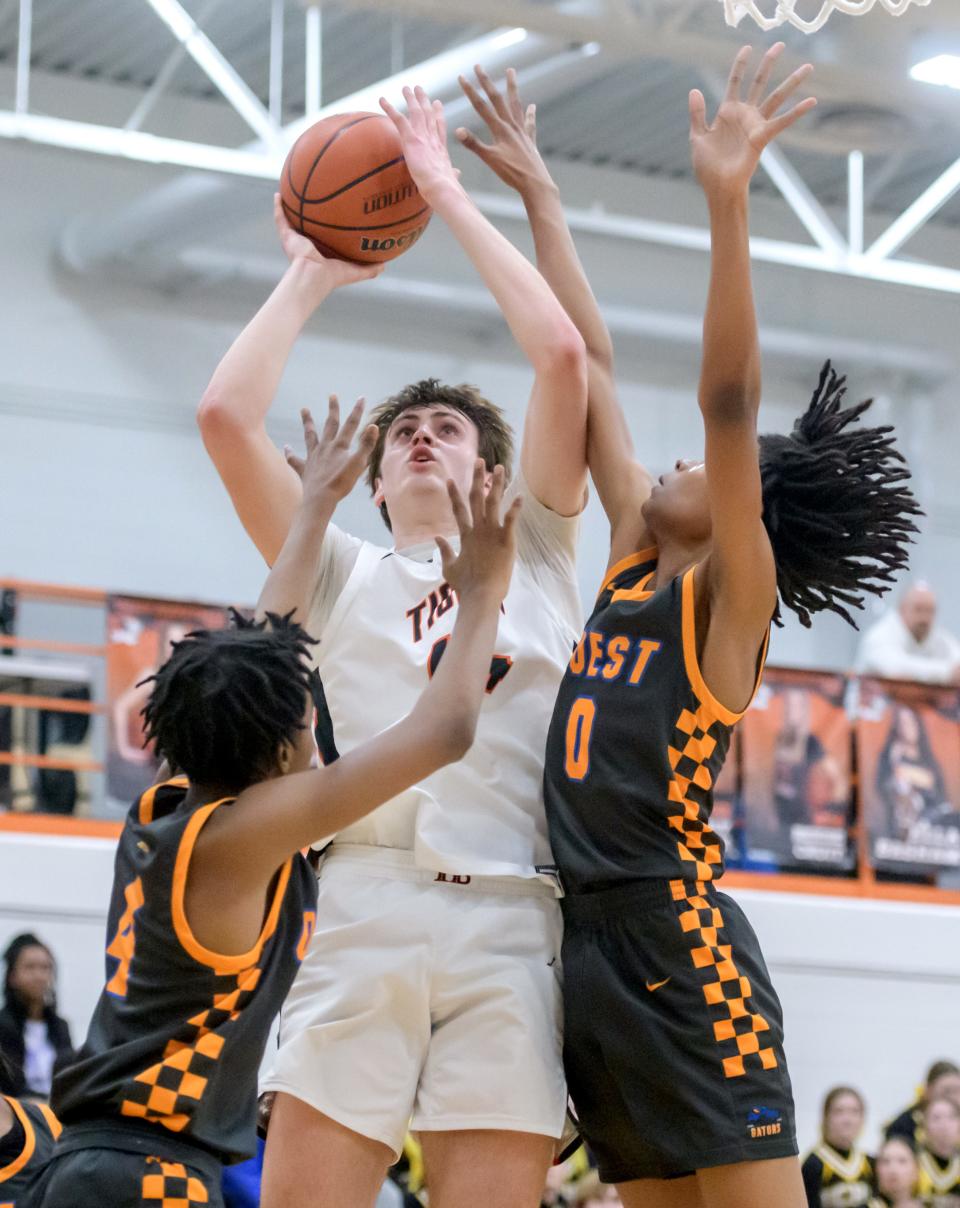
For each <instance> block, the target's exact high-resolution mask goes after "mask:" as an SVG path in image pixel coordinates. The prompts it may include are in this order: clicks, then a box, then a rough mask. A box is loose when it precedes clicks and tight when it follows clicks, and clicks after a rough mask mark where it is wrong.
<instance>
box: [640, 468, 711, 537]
mask: <svg viewBox="0 0 960 1208" xmlns="http://www.w3.org/2000/svg"><path fill="white" fill-rule="evenodd" d="M642 510H643V518H644V519H645V520H646V522H647V524H648V525H649V526H650V530H651V532H652V533H653V535H654V536H655V537H656V538H657V540H658V541H660V542H662V541H663V539H664V538H666V537H669V538H673V539H674V540H675V541H684V542H698V543H699V542H702V541H708V540H709V539H710V506H709V500H708V499H707V474H706V467H705V466H704V464H703V462H702V461H687V460H686V459H684V458H681V459H680V460H679V461H677V462H676V463H675V465H674V467H673V469H672V470H671V471H670V472H669V473H668V474H661V476H660V478H659V480H658V481H657V482H655V483H654V484H653V490H652V491H651V492H650V498H649V499H648V500H647V501H646V503H645V504H644V505H643V509H642Z"/></svg>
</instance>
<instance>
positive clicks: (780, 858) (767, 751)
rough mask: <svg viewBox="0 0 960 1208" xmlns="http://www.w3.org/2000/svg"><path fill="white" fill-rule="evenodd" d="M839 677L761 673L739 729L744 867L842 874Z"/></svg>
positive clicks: (846, 739)
mask: <svg viewBox="0 0 960 1208" xmlns="http://www.w3.org/2000/svg"><path fill="white" fill-rule="evenodd" d="M847 682H848V681H847V678H846V677H845V676H843V675H835V674H829V673H819V672H809V671H792V670H786V669H782V668H779V667H768V668H767V670H766V672H765V673H764V677H763V683H762V684H761V685H760V689H759V691H758V692H757V695H756V698H755V699H754V702H753V704H752V705H751V707H750V709H749V710H748V712H747V714H746V716H745V717H744V719H743V722H742V723H741V730H742V739H743V750H744V758H743V777H742V787H741V792H742V799H743V840H742V842H743V847H744V853H745V862H746V863H747V864H748V865H750V866H757V865H762V866H764V867H774V868H792V869H796V870H808V871H815V870H832V871H847V870H850V869H852V868H854V867H855V865H856V849H855V845H854V843H853V840H852V836H851V824H852V821H853V808H852V807H853V793H852V775H851V746H852V727H851V723H850V719H849V716H848V714H847V710H846V708H845V698H846V694H847Z"/></svg>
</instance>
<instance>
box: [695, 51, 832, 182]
mask: <svg viewBox="0 0 960 1208" xmlns="http://www.w3.org/2000/svg"><path fill="white" fill-rule="evenodd" d="M783 49H784V44H783V43H782V42H777V43H776V45H774V46H771V48H770V49H769V50H768V51H767V53H766V54H765V55H764V56H763V59H762V61H761V63H760V66H759V67H758V68H757V72H756V75H755V76H754V78H753V82H752V84H751V85H750V88H749V90H748V92H747V95H746V97H744V96H743V82H744V78H745V76H746V72H747V66H748V64H749V61H750V54H751V47H749V46H744V47H743V49H742V50H741V51H740V53H739V54H738V55H737V57H736V59H735V60H734V63H733V68H732V69H731V72H730V79H729V80H728V81H727V90H726V94H725V95H724V98H723V100H722V101H721V102H720V107H719V109H718V110H717V115H716V117H715V118H714V120H713V124H712V125H708V124H707V107H706V102H705V100H704V97H703V93H702V92H700V91H699V90H698V89H694V90H693V91H692V92H691V93H690V147H691V155H692V159H693V170H694V173H695V174H696V177H697V179H698V180H699V182H700V184H701V186H702V187H703V189H704V191H705V192H706V193H708V194H714V193H716V192H721V193H722V192H731V191H740V190H743V189H745V188H747V186H748V185H749V183H750V178H751V177H752V176H753V174H754V172H755V171H756V168H757V164H758V163H759V162H760V156H761V155H762V154H763V151H764V148H765V147H767V146H768V144H769V143H771V142H772V141H773V140H774V139H775V138H776V137H777V135H778V134H780V133H781V132H782V131H784V130H786V129H787V128H788V127H789V126H792V125H793V124H794V122H796V121H798V120H799V119H800V118H801V117H803V115H804V114H805V113H809V112H810V110H811V109H812V108H813V107H814V106H815V105H816V103H817V102H816V100H815V99H814V98H813V97H807V98H806V100H803V101H801V102H800V103H799V104H798V105H794V106H793V107H792V108H791V109H788V110H787V111H786V112H785V113H780V109H781V108H782V106H783V105H784V104H785V103H786V101H788V100H789V99H790V97H791V96H793V94H794V93H795V92H796V91H797V89H798V88H799V87H800V85H801V84H802V83H803V82H804V80H806V79H807V77H808V76H809V75H810V73H811V72H812V71H813V64H812V63H805V64H804V66H803V67H798V68H797V70H796V71H795V72H793V73H792V75H790V76H788V77H787V79H785V80H784V81H783V83H782V84H781V85H780V86H779V87H778V88H775V89H773V91H772V92H770V93H769V94H767V86H768V84H769V82H770V77H771V75H772V74H773V68H774V66H775V64H776V62H777V59H779V57H780V55H781V54H782V53H783Z"/></svg>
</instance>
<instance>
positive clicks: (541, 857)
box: [308, 482, 583, 877]
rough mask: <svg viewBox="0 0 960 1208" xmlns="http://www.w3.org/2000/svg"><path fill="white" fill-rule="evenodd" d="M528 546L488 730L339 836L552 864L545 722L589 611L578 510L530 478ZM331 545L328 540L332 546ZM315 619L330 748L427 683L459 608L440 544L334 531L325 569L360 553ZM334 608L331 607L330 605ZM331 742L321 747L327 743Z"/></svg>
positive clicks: (488, 871) (483, 868)
mask: <svg viewBox="0 0 960 1208" xmlns="http://www.w3.org/2000/svg"><path fill="white" fill-rule="evenodd" d="M514 489H515V490H519V491H520V492H521V493H522V494H523V495H524V507H523V510H522V512H521V514H520V521H519V523H518V533H517V535H518V540H517V545H518V557H517V562H516V564H515V566H514V571H513V578H512V580H511V583H510V590H509V592H508V594H507V597H506V599H505V600H504V603H503V608H502V610H501V616H500V625H499V629H498V635H497V644H496V647H495V652H494V657H493V661H492V664H491V672H490V679H489V682H488V685H487V693H486V696H485V698H484V701H483V707H482V710H481V714H480V722H479V725H478V727H477V737H476V741H475V742H474V744H473V746H472V748H471V749H470V751H469V752H468V753H467V755H466V756H465V758H464V759H463V760H461V761H460V762H459V763H456V764H452V765H450V766H448V767H445V768H442V769H441V770H440V771H438V772H436V773H434V775H432V776H430V777H428V778H427V779H426V780H424V781H423V782H422V783H421V784H420V785H418V786H417V787H416V788H413V789H410V790H408V791H407V792H405V793H401V794H400V795H399V796H398V797H394V798H393V799H392V800H390V801H388V802H386V803H385V804H384V805H382V806H380V808H379V809H377V810H375V811H374V812H373V813H372V814H370V815H368V816H367V817H366V818H364V819H362V820H361V821H360V822H357V823H355V824H354V825H353V826H351V827H348V828H347V829H346V830H344V831H341V832H340V834H339V835H338V836H337V837H336V840H335V842H341V843H359V844H373V845H377V846H383V847H399V848H406V849H409V850H412V851H413V852H414V853H415V858H416V862H417V864H419V865H421V866H423V867H427V868H440V869H443V870H444V871H449V872H453V873H460V874H466V875H474V876H482V875H486V876H510V875H514V876H527V877H529V876H535V875H537V867H538V866H544V865H550V864H552V862H553V861H552V856H551V854H550V847H549V843H548V841H547V831H546V822H545V817H544V810H543V799H542V791H541V790H542V778H543V758H544V748H545V746H546V737H547V727H548V725H549V723H550V717H551V715H552V712H553V706H554V702H555V700H556V696H557V689H558V687H559V684H560V680H561V677H562V675H563V671H564V668H565V667H566V665H567V661H568V660H569V657H570V651H571V649H572V647H573V644H574V643H575V641H576V640H577V637H578V635H579V632H580V629H581V627H582V622H583V617H582V610H581V606H580V599H579V593H578V590H577V584H576V580H575V572H574V562H573V551H574V548H575V543H576V536H577V529H578V523H577V520H576V519H575V518H574V519H565V518H563V517H560V516H557V515H556V514H555V513H553V512H550V511H549V510H548V509H547V508H545V507H544V506H543V505H542V504H540V503H538V502H537V501H536V500H535V499H533V498H532V496H530V495H529V492H528V491H526V490H525V488H524V487H523V484H522V482H517V483H516V484H515V487H514ZM328 545H329V547H330V548H329V549H328ZM353 559H355V561H354V564H353V567H352V570H350V571H349V574H348V575H347V577H346V582H345V584H344V586H343V587H342V589H341V590H340V591H339V593H338V594H337V596H336V599H335V600H334V601H330V600H329V594H328V599H327V602H326V605H325V606H324V605H323V604H320V603H318V601H320V600H322V598H323V596H324V593H325V592H326V593H329V587H328V584H325V583H321V584H320V585H319V588H318V593H317V597H316V599H315V607H314V610H313V612H312V613H311V618H310V622H309V624H308V629H309V630H310V632H311V633H312V634H313V636H314V637H319V638H320V643H319V646H318V647H317V648H316V666H317V669H318V671H319V673H320V678H321V681H322V683H323V688H324V694H325V697H326V704H327V711H328V714H329V716H328V717H326V718H324V717H320V718H319V719H318V728H319V729H320V731H322V732H323V733H324V734H325V736H326V737H325V740H322V741H321V744H320V745H321V754H322V755H323V756H324V758H325V759H329V758H330V757H331V756H332V753H333V751H334V750H335V751H336V753H338V754H341V755H342V754H345V753H346V752H347V751H350V750H351V749H352V748H354V747H356V746H357V745H358V744H360V743H363V742H366V741H368V740H369V739H371V738H373V737H374V736H375V735H376V734H378V733H380V732H381V731H382V730H385V729H386V728H387V727H388V726H391V725H393V724H394V723H396V722H397V721H399V720H400V719H401V718H402V717H404V716H405V715H406V714H407V713H409V711H410V710H411V709H412V708H413V706H414V704H415V703H416V700H417V698H418V697H419V695H420V693H421V692H422V691H423V689H424V687H425V685H426V683H427V680H428V676H429V674H430V669H431V667H433V668H434V669H435V667H436V665H437V661H438V660H439V659H440V658H442V657H443V650H444V647H445V645H446V642H447V640H448V639H449V636H450V633H451V631H452V629H453V625H454V620H455V618H456V615H457V600H456V594H455V593H454V592H453V590H452V589H451V588H450V586H449V585H448V584H447V583H445V581H444V578H443V572H442V569H441V561H440V555H439V553H438V551H437V549H436V547H435V546H434V545H433V544H429V545H425V546H417V547H415V548H413V549H408V550H404V551H403V552H402V553H398V552H397V551H395V550H389V549H385V548H382V547H379V546H376V545H373V544H372V543H370V542H357V541H356V540H355V539H353V538H349V537H347V536H346V535H345V534H343V533H341V532H340V531H339V530H336V529H334V530H333V531H332V532H328V535H327V540H326V541H325V543H324V558H323V559H322V568H321V575H322V576H334V577H335V576H336V572H337V566H336V562H337V561H338V560H339V561H341V562H342V561H343V560H347V561H348V564H349V560H353ZM324 614H327V615H326V616H324ZM325 744H326V745H328V746H329V749H328V750H327V751H324V750H323V749H322V748H323V747H324V745H325Z"/></svg>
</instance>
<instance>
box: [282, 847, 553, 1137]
mask: <svg viewBox="0 0 960 1208" xmlns="http://www.w3.org/2000/svg"><path fill="white" fill-rule="evenodd" d="M444 877H446V878H447V879H446V880H444V879H442V878H444ZM464 882H466V883H464ZM319 883H320V884H319V887H320V899H319V902H318V905H317V928H316V931H315V932H314V936H313V940H312V941H311V945H310V949H309V951H308V953H307V956H306V959H305V960H304V962H303V964H302V966H301V967H300V972H299V974H298V976H297V979H296V981H295V983H294V986H293V989H292V990H291V992H290V995H289V997H288V998H287V1001H286V1003H285V1004H284V1007H283V1011H282V1014H281V1019H280V1040H279V1048H278V1051H277V1054H276V1058H275V1060H274V1063H273V1066H272V1069H271V1072H270V1074H269V1075H268V1077H267V1078H266V1080H265V1082H264V1085H263V1089H264V1090H267V1091H283V1092H284V1093H286V1094H288V1095H293V1096H295V1097H296V1098H297V1099H300V1100H302V1101H303V1102H304V1103H307V1104H309V1106H311V1107H313V1108H315V1109H316V1110H317V1111H320V1112H323V1114H324V1115H326V1116H330V1117H331V1118H332V1119H334V1120H336V1121H337V1122H338V1123H339V1124H342V1125H344V1127H346V1128H350V1129H353V1130H354V1132H358V1133H361V1134H362V1135H363V1136H365V1137H371V1138H372V1139H374V1140H376V1141H381V1142H383V1144H385V1145H387V1146H389V1147H390V1149H392V1150H393V1152H394V1154H395V1155H397V1156H399V1154H400V1150H401V1148H402V1145H403V1138H404V1136H405V1134H406V1132H407V1130H408V1129H409V1128H412V1129H413V1130H414V1131H417V1130H420V1131H445V1130H452V1129H467V1128H483V1129H488V1128H489V1129H505V1130H509V1131H514V1132H531V1133H537V1134H540V1135H543V1136H548V1137H559V1136H560V1135H561V1132H562V1130H563V1123H564V1117H565V1112H566V1085H565V1082H564V1077H563V1064H562V1059H561V1050H562V1034H561V989H562V987H561V981H560V942H561V929H562V923H561V918H560V908H559V903H558V901H557V900H556V897H555V896H554V893H553V890H552V889H551V888H550V886H549V885H547V884H545V883H543V882H541V881H532V880H523V879H521V878H514V877H472V878H469V877H459V878H457V879H456V880H454V879H453V875H452V874H443V873H439V872H429V871H427V870H425V869H421V868H417V867H416V866H415V865H414V863H413V854H412V852H407V851H399V850H394V849H391V848H383V847H361V846H355V845H346V844H342V845H335V846H334V847H333V848H332V849H331V851H330V853H329V854H328V855H327V857H326V858H325V860H324V863H323V865H322V867H321V870H320V878H319Z"/></svg>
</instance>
